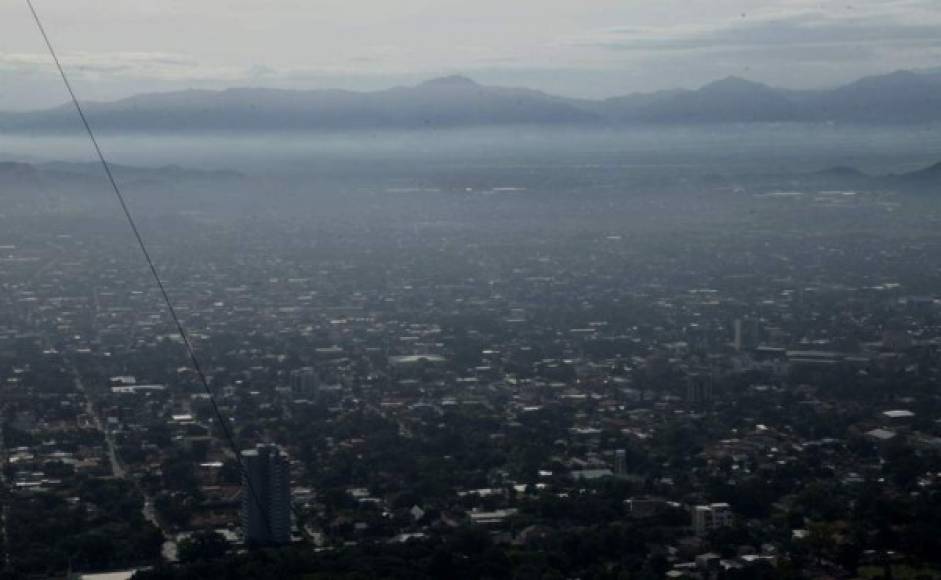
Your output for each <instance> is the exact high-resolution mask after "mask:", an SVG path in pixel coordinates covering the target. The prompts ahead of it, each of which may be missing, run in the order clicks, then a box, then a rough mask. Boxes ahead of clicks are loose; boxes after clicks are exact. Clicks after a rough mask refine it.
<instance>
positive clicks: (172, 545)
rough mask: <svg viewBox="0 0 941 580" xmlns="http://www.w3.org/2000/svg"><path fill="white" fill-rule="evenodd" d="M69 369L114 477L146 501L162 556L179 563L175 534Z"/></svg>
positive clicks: (143, 511)
mask: <svg viewBox="0 0 941 580" xmlns="http://www.w3.org/2000/svg"><path fill="white" fill-rule="evenodd" d="M67 363H68V366H69V369H70V370H71V371H72V376H73V380H74V382H75V389H76V390H77V391H78V392H79V393H81V395H82V398H84V399H85V413H86V414H87V415H88V416H89V417H91V419H92V422H93V423H94V424H95V428H97V429H98V430H99V431H101V433H102V434H103V435H104V437H105V445H106V446H107V449H108V461H109V462H110V463H111V473H112V474H113V475H114V477H117V478H120V479H123V480H125V481H129V482H130V483H131V484H132V485H133V486H134V488H135V489H136V490H137V492H138V493H139V494H140V495H141V497H142V498H143V499H144V505H143V507H142V508H141V515H143V516H144V519H145V520H147V521H148V522H150V523H151V524H153V525H154V527H156V528H157V529H159V530H160V531H161V532H162V533H163V537H164V542H163V547H162V548H161V555H162V556H163V559H164V560H166V561H168V562H176V561H177V553H178V545H177V543H176V541H175V540H174V535H173V533H172V532H171V531H170V530H168V529H167V528H166V527H165V526H164V525H163V524H162V523H161V522H160V519H159V518H158V517H157V511H156V509H154V502H153V499H152V498H151V497H150V495H148V494H147V493H146V492H145V491H144V488H143V487H141V485H140V482H138V481H137V480H136V479H134V478H133V477H129V476H128V473H127V469H125V467H124V465H123V464H122V463H121V458H120V457H118V451H117V445H116V444H115V442H114V434H112V433H111V432H110V431H108V430H107V429H105V428H104V423H103V422H102V420H101V416H100V415H99V414H98V410H97V409H96V408H95V405H94V403H93V402H92V400H91V397H89V396H88V393H87V392H86V390H85V384H84V383H83V382H82V377H81V375H80V374H79V372H78V369H76V368H75V366H74V365H72V363H71V361H67Z"/></svg>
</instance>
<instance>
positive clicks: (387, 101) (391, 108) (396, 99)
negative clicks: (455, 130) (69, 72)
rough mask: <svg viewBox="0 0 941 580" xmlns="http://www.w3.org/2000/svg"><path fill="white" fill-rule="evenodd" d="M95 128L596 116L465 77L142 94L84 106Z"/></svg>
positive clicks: (424, 123) (391, 124)
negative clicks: (371, 85)
mask: <svg viewBox="0 0 941 580" xmlns="http://www.w3.org/2000/svg"><path fill="white" fill-rule="evenodd" d="M85 108H86V111H87V113H88V117H89V119H90V120H91V122H92V123H93V124H94V126H95V127H96V128H98V129H103V130H115V131H185V130H226V131H228V130H235V131H240V130H241V131H253V130H254V131H257V130H296V129H358V128H367V129H370V128H407V129H412V128H422V127H454V126H486V125H509V124H583V123H591V122H596V121H598V120H599V118H598V115H596V114H595V113H592V112H590V111H586V110H583V109H580V108H578V107H576V106H575V105H573V104H571V103H569V102H566V101H565V100H564V99H561V98H558V97H553V96H550V95H547V94H544V93H541V92H538V91H533V90H529V89H509V88H501V87H485V86H483V85H479V84H477V83H475V82H474V81H472V80H470V79H467V78H464V77H458V76H454V77H446V78H441V79H435V80H431V81H428V82H425V83H422V84H420V85H417V86H414V87H397V88H392V89H388V90H384V91H377V92H369V93H366V92H353V91H341V90H316V91H292V90H280V89H253V88H237V89H227V90H224V91H196V90H190V91H181V92H174V93H155V94H146V95H139V96H134V97H130V98H127V99H122V100H119V101H115V102H110V103H89V104H88V105H87V106H86V107H85ZM0 127H2V128H4V129H6V130H9V131H22V130H61V129H64V128H75V127H78V125H77V124H76V119H75V112H74V110H73V109H72V108H71V106H61V107H58V108H55V109H52V110H47V111H38V112H32V113H23V114H16V115H9V114H8V115H4V116H3V117H0Z"/></svg>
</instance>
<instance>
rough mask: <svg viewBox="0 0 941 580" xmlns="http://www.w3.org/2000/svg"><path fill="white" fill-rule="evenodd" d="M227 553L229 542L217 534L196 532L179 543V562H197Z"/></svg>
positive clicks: (213, 532)
mask: <svg viewBox="0 0 941 580" xmlns="http://www.w3.org/2000/svg"><path fill="white" fill-rule="evenodd" d="M228 551H229V542H228V541H227V540H226V539H225V537H224V536H223V535H222V534H220V533H219V532H215V531H206V532H196V533H195V534H193V535H192V536H190V537H189V538H186V539H185V540H183V541H181V542H180V549H179V554H180V561H181V562H187V563H189V562H197V561H200V560H212V559H214V558H220V557H222V556H225V554H226V552H228Z"/></svg>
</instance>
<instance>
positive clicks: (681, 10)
mask: <svg viewBox="0 0 941 580" xmlns="http://www.w3.org/2000/svg"><path fill="white" fill-rule="evenodd" d="M34 3H35V6H36V8H37V10H38V11H39V12H40V15H41V16H43V18H44V20H45V23H46V28H47V30H48V32H49V33H50V35H51V36H52V38H53V41H54V42H55V44H56V46H57V49H58V50H59V52H60V54H61V55H62V57H63V60H64V62H65V64H66V66H67V67H68V68H69V70H70V71H71V74H72V76H73V77H74V80H75V84H76V87H77V89H78V91H79V92H80V94H81V96H83V97H84V98H86V99H110V98H115V97H119V96H125V95H128V94H132V93H136V92H145V91H153V90H173V89H179V88H186V87H210V88H214V87H219V88H221V87H226V86H245V85H254V86H277V87H292V88H318V87H327V86H331V87H342V88H354V89H375V88H385V87H388V86H390V85H393V84H399V83H413V82H417V81H420V80H424V79H427V78H430V77H434V76H439V75H443V74H454V73H462V74H466V75H469V76H471V77H473V78H475V79H476V80H478V81H481V82H485V83H492V84H505V85H527V86H532V87H535V88H540V89H543V90H547V91H551V92H556V93H561V94H566V95H572V96H588V97H599V96H610V95H615V94H623V93H628V92H634V91H650V90H656V89H662V88H673V87H678V86H682V87H695V86H698V85H701V84H704V83H706V82H708V81H711V80H714V79H716V78H720V77H723V76H727V75H731V74H735V75H739V76H744V77H747V78H751V79H754V80H758V81H763V82H767V83H770V84H774V85H780V86H787V87H795V88H804V87H818V86H829V85H834V84H837V83H840V82H844V81H848V80H853V79H855V78H857V77H859V76H863V75H866V74H873V73H881V72H887V71H890V70H895V69H901V68H907V69H914V68H924V67H932V66H937V65H936V63H938V62H941V61H939V57H941V0H841V1H839V2H830V1H822V2H821V1H809V0H786V1H785V0H777V1H770V0H751V1H744V0H461V1H458V0H396V1H390V0H277V1H276V2H271V1H264V0H227V1H226V0H34ZM52 73H53V71H52V69H51V64H50V61H49V58H48V56H47V55H46V53H45V52H44V47H43V45H42V44H41V39H40V37H39V35H38V33H37V32H36V29H35V26H34V25H33V23H32V20H31V18H30V16H29V12H28V10H27V8H26V5H25V3H24V2H22V1H21V0H4V1H3V2H0V109H24V108H35V107H41V106H47V105H52V104H59V103H61V102H63V101H64V100H65V95H64V93H63V90H62V88H61V86H59V85H58V84H56V83H55V82H54V81H55V79H54V78H53V77H52Z"/></svg>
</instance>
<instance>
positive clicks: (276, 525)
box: [242, 445, 291, 546]
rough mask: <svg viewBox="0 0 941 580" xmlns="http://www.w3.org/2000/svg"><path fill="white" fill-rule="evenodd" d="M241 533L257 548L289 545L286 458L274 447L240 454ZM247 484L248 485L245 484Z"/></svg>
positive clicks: (288, 489)
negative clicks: (243, 470)
mask: <svg viewBox="0 0 941 580" xmlns="http://www.w3.org/2000/svg"><path fill="white" fill-rule="evenodd" d="M242 464H243V465H244V467H245V473H243V474H242V533H243V535H244V536H245V543H246V544H252V545H260V546H271V545H277V544H288V543H290V542H291V487H290V481H289V477H290V473H289V469H288V462H287V458H286V457H285V456H284V454H283V453H282V452H281V450H280V449H279V448H278V447H277V446H275V445H258V446H257V447H256V448H255V449H246V450H244V451H242ZM249 482H251V483H250V484H249Z"/></svg>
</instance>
